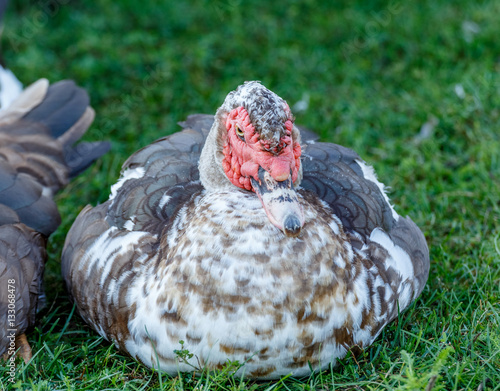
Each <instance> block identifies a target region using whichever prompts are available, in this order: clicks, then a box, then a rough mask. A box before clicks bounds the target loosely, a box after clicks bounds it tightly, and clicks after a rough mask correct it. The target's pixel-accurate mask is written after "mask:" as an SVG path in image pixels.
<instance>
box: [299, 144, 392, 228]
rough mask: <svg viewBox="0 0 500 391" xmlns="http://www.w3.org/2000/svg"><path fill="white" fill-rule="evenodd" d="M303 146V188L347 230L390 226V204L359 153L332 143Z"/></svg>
mask: <svg viewBox="0 0 500 391" xmlns="http://www.w3.org/2000/svg"><path fill="white" fill-rule="evenodd" d="M304 149H305V151H304V152H303V154H302V166H303V179H302V182H301V187H302V188H304V189H306V190H309V191H312V192H314V193H315V194H316V195H318V196H319V198H321V199H322V200H323V201H325V202H326V203H327V204H328V205H329V206H330V207H331V208H332V209H333V211H334V213H335V214H336V215H337V216H338V217H339V219H340V220H341V221H342V224H343V226H344V228H345V229H346V230H347V231H348V232H349V231H354V232H358V233H360V234H361V235H364V236H369V235H370V233H371V232H372V231H373V229H375V228H377V227H382V228H384V229H385V230H390V229H391V227H392V223H393V217H392V213H391V208H390V205H389V204H388V202H387V201H386V199H385V198H384V195H383V194H382V192H381V190H380V188H379V187H378V186H377V184H375V183H374V182H372V181H370V180H368V179H366V178H365V176H364V174H363V170H362V168H361V167H360V165H359V164H358V163H357V161H362V160H361V158H360V157H359V156H358V154H356V153H355V152H354V151H352V150H350V149H348V148H345V147H342V146H340V145H336V144H330V143H313V144H309V145H307V146H306V148H304Z"/></svg>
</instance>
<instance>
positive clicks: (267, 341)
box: [62, 81, 429, 379]
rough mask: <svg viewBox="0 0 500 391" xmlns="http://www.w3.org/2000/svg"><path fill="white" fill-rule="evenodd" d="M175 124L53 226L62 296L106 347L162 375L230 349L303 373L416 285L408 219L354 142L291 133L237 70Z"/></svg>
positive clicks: (274, 368) (262, 374) (266, 95)
mask: <svg viewBox="0 0 500 391" xmlns="http://www.w3.org/2000/svg"><path fill="white" fill-rule="evenodd" d="M181 125H182V127H183V128H184V129H183V130H182V131H181V132H179V133H175V134H173V135H170V136H168V137H164V138H161V139H159V140H157V141H156V142H154V143H153V144H151V145H149V146H147V147H145V148H143V149H141V150H139V151H138V152H136V153H135V154H133V155H132V156H131V157H130V158H129V159H128V160H127V161H126V162H125V163H124V165H123V170H122V175H121V178H120V179H119V181H118V182H117V183H116V184H115V185H113V186H112V187H111V195H110V197H109V200H108V201H106V202H105V203H103V204H101V205H98V206H96V207H94V208H92V207H91V206H87V207H86V208H84V209H83V210H82V212H81V213H80V215H79V216H78V217H77V219H76V221H75V222H74V224H73V226H72V228H71V230H70V232H69V234H68V236H67V238H66V243H65V247H64V250H63V255H62V272H63V276H64V279H65V280H66V284H67V287H68V290H69V292H70V294H71V296H72V298H73V300H74V301H75V302H76V305H77V309H78V311H79V313H80V315H81V316H82V317H83V319H84V320H85V321H86V322H87V323H88V324H89V325H91V327H92V328H93V329H94V330H95V331H97V332H98V333H99V334H100V335H101V336H103V337H104V338H106V339H107V340H109V341H112V342H114V344H115V345H116V346H117V347H118V348H119V349H121V350H123V351H124V352H127V353H128V354H129V355H131V356H132V357H135V358H136V359H137V360H139V361H141V362H142V363H144V364H146V365H147V366H150V367H158V366H159V368H160V369H161V370H163V371H166V372H167V373H170V374H173V375H175V374H177V373H178V371H194V370H195V368H199V367H200V366H201V367H203V368H205V369H208V370H212V369H217V368H221V367H222V366H224V365H225V363H226V362H227V360H228V359H229V360H232V361H239V362H240V363H245V364H244V365H243V367H242V368H241V369H240V370H239V371H240V372H241V373H244V374H245V375H246V376H248V377H253V378H258V379H272V378H277V377H279V376H281V375H287V374H290V373H292V374H293V375H295V376H302V375H307V374H309V373H310V370H311V368H313V369H315V370H316V369H321V368H324V367H326V366H328V365H330V364H335V362H336V360H337V359H338V358H341V357H343V356H344V355H345V354H346V352H347V351H348V350H349V349H350V348H351V347H354V346H356V347H360V348H364V347H367V346H368V345H370V344H371V343H372V342H373V341H374V340H375V338H376V337H377V336H378V335H379V333H380V332H381V330H382V329H383V328H384V326H385V325H387V324H388V323H389V322H390V321H391V320H393V319H394V318H395V317H397V315H398V311H402V310H404V309H405V308H406V307H408V305H409V304H410V303H411V302H412V301H413V300H415V299H416V298H417V297H418V295H419V294H420V293H421V291H422V289H423V288H424V285H425V283H426V281H427V277H428V272H429V251H428V247H427V244H426V241H425V238H424V235H423V234H422V232H421V231H420V230H419V228H418V227H417V226H416V225H415V224H414V223H413V222H412V221H411V219H410V218H409V217H406V218H405V217H401V216H399V215H398V214H397V213H396V211H395V210H394V208H393V206H392V205H391V203H390V201H389V199H388V197H387V195H386V193H385V191H384V186H383V185H382V184H381V183H380V182H379V181H378V180H377V178H376V176H375V173H374V170H373V168H371V167H370V166H368V165H367V164H366V163H365V162H364V161H363V160H362V159H361V158H360V157H359V156H358V155H357V154H356V153H355V152H353V151H352V150H350V149H347V148H345V147H342V146H339V145H335V144H331V143H321V142H310V143H308V142H306V140H305V141H303V139H302V138H301V131H300V129H299V128H298V127H297V126H295V125H294V117H293V116H292V113H291V110H290V108H289V106H288V105H287V103H286V102H285V101H284V100H283V99H281V98H280V97H279V96H278V95H276V94H275V93H273V92H272V91H270V90H268V89H267V88H265V87H264V86H263V85H262V84H260V83H259V82H255V81H253V82H246V83H245V84H243V85H241V86H239V87H238V88H237V89H236V90H235V91H233V92H231V93H229V94H228V95H227V97H226V99H225V101H224V103H223V104H222V106H221V107H220V108H219V109H218V110H217V113H216V114H215V117H214V116H210V115H193V116H190V117H188V119H187V120H186V121H185V122H184V123H182V124H181ZM181 341H182V342H181ZM181 347H182V349H187V350H188V351H189V352H191V353H192V354H193V355H192V356H183V357H181V358H179V355H178V350H179V349H181ZM189 357H191V358H189Z"/></svg>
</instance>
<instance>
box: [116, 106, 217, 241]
mask: <svg viewBox="0 0 500 391" xmlns="http://www.w3.org/2000/svg"><path fill="white" fill-rule="evenodd" d="M212 123H213V116H211V115H203V114H195V115H191V116H189V117H188V118H187V120H186V121H185V122H182V123H180V125H181V126H183V128H184V130H182V131H181V132H178V133H174V134H172V135H170V136H167V137H163V138H161V139H159V140H157V141H155V142H154V143H152V144H150V145H148V146H147V147H144V148H142V149H141V150H139V151H137V152H136V153H135V154H133V155H132V156H131V157H130V158H129V159H128V160H127V161H126V162H125V163H124V164H123V170H124V171H125V170H127V169H137V168H139V167H141V168H143V169H144V175H143V176H142V177H141V178H135V179H129V180H127V181H125V182H124V183H123V185H122V186H121V188H120V190H119V192H118V193H117V194H116V197H115V198H114V200H113V203H112V205H111V207H110V208H109V211H108V221H109V222H110V223H111V224H112V225H115V226H117V227H119V228H123V226H124V224H125V222H126V221H127V220H130V219H131V218H132V217H133V218H134V223H135V224H136V229H140V230H147V231H150V232H157V231H158V229H160V227H161V226H162V225H164V223H165V221H168V219H169V218H170V217H171V216H172V215H173V214H175V212H176V211H177V209H178V208H179V207H180V206H181V205H182V204H183V203H184V202H185V201H187V200H188V199H189V198H190V197H191V196H192V195H193V194H195V193H197V192H199V191H201V190H202V186H201V184H200V183H199V182H198V180H199V171H198V161H199V159H200V154H201V150H202V148H203V145H204V144H205V140H206V137H207V135H208V132H209V131H210V127H211V126H212ZM163 196H168V197H169V202H168V203H167V204H166V205H165V207H163V208H159V203H160V200H161V198H162V197H163Z"/></svg>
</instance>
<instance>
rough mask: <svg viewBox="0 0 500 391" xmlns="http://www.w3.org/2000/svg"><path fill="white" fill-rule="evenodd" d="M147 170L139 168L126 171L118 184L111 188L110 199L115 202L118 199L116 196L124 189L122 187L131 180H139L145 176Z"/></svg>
mask: <svg viewBox="0 0 500 391" xmlns="http://www.w3.org/2000/svg"><path fill="white" fill-rule="evenodd" d="M144 173H145V170H144V167H137V168H132V169H130V168H128V169H126V170H125V171H124V172H123V173H122V175H121V177H120V179H119V180H118V182H116V183H115V184H114V185H112V186H111V194H110V195H109V199H110V200H113V199H114V198H115V197H116V194H117V193H118V191H119V190H120V188H121V187H122V185H123V184H124V183H125V182H126V181H128V180H129V179H139V178H142V177H143V176H144Z"/></svg>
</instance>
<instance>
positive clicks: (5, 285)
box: [0, 79, 109, 360]
mask: <svg viewBox="0 0 500 391" xmlns="http://www.w3.org/2000/svg"><path fill="white" fill-rule="evenodd" d="M93 118H94V111H93V110H92V108H91V107H90V106H89V98H88V95H87V93H86V92H85V90H83V89H82V88H79V87H77V86H76V85H75V84H74V83H73V82H72V81H61V82H58V83H55V84H52V85H49V82H48V81H47V80H46V79H41V80H39V81H37V82H36V83H34V84H33V85H31V86H29V87H28V88H27V89H26V90H24V91H23V92H22V93H21V95H20V96H19V97H18V98H17V99H16V100H14V101H13V102H12V104H10V105H9V106H8V107H3V108H2V109H1V110H0V286H1V287H2V288H1V291H0V314H2V315H1V316H0V355H2V354H4V353H8V354H9V355H10V354H12V353H13V351H14V350H15V349H17V348H20V347H21V355H22V356H23V358H24V359H25V360H27V359H29V357H30V356H31V352H30V348H29V345H28V344H27V341H26V338H25V337H24V335H23V333H24V332H25V331H26V330H27V329H28V328H30V327H32V326H33V325H34V324H35V315H36V312H37V310H38V309H39V308H40V307H41V306H42V304H43V301H44V290H43V271H44V266H45V261H46V258H47V255H46V251H45V246H46V241H47V238H48V236H49V235H50V234H51V233H52V232H54V231H55V230H56V228H57V227H58V226H59V224H60V222H61V217H60V215H59V212H58V210H57V205H56V203H55V202H54V199H53V195H54V194H55V193H56V192H57V191H58V190H59V189H61V188H62V187H64V186H65V185H66V184H67V183H68V181H69V179H70V177H72V176H75V175H77V174H78V173H79V172H81V171H82V170H84V169H85V168H86V167H88V166H89V165H90V164H91V163H92V162H93V161H94V160H95V159H96V158H98V157H99V156H101V155H102V154H103V153H105V152H106V151H107V150H108V149H109V144H108V143H106V142H96V143H79V144H77V145H76V146H75V145H74V144H75V142H76V141H78V140H79V139H80V137H81V136H82V135H83V134H84V133H85V131H86V130H87V128H88V127H89V126H90V124H91V123H92V121H93ZM14 339H15V341H14ZM14 348H15V349H14Z"/></svg>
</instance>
